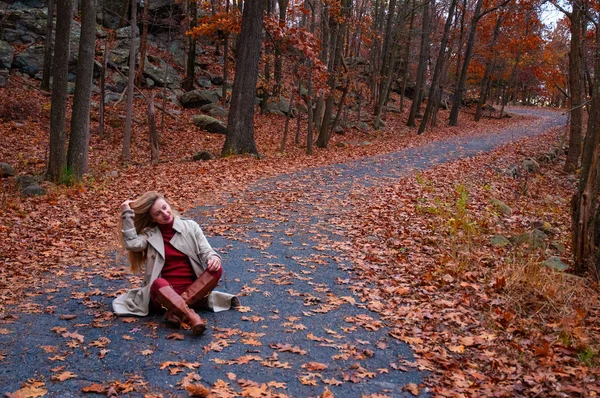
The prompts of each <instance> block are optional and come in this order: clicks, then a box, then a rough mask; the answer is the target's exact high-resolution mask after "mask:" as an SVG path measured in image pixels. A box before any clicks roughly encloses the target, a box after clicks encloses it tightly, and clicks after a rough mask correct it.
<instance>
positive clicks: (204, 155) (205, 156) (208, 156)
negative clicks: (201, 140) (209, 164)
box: [193, 151, 216, 160]
mask: <svg viewBox="0 0 600 398" xmlns="http://www.w3.org/2000/svg"><path fill="white" fill-rule="evenodd" d="M193 159H194V160H214V159H216V158H215V156H214V155H213V154H212V153H210V152H209V151H200V152H198V153H196V154H195V155H194V156H193Z"/></svg>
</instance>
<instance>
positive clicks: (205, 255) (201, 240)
mask: <svg viewBox="0 0 600 398" xmlns="http://www.w3.org/2000/svg"><path fill="white" fill-rule="evenodd" d="M194 238H195V239H196V244H197V245H198V255H199V256H200V259H201V260H202V262H203V263H204V264H206V263H207V262H208V259H209V258H211V257H212V256H217V257H219V258H221V256H219V255H218V254H217V252H215V251H214V250H213V248H212V246H211V245H210V243H208V240H206V237H205V236H204V232H202V228H200V226H199V225H198V223H196V222H194Z"/></svg>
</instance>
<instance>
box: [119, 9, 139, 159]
mask: <svg viewBox="0 0 600 398" xmlns="http://www.w3.org/2000/svg"><path fill="white" fill-rule="evenodd" d="M136 16H137V0H131V35H130V36H129V40H130V43H129V75H128V79H127V107H126V115H125V132H124V134H123V152H122V157H123V164H128V163H129V162H130V161H131V124H132V123H131V122H132V119H133V88H134V83H135V27H136V25H137V24H136Z"/></svg>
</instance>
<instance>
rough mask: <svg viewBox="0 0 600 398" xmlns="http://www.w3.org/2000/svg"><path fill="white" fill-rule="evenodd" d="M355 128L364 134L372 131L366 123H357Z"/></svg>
mask: <svg viewBox="0 0 600 398" xmlns="http://www.w3.org/2000/svg"><path fill="white" fill-rule="evenodd" d="M354 127H356V129H357V130H358V131H361V132H363V133H368V132H369V130H370V129H369V125H368V124H367V123H365V122H358V123H356V126H354Z"/></svg>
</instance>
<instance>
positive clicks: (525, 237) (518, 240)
mask: <svg viewBox="0 0 600 398" xmlns="http://www.w3.org/2000/svg"><path fill="white" fill-rule="evenodd" d="M508 240H510V242H511V243H512V244H513V245H515V246H520V245H523V244H525V243H529V244H531V240H532V239H531V234H530V233H529V232H524V233H522V234H520V235H514V236H511V237H510V238H508Z"/></svg>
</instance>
